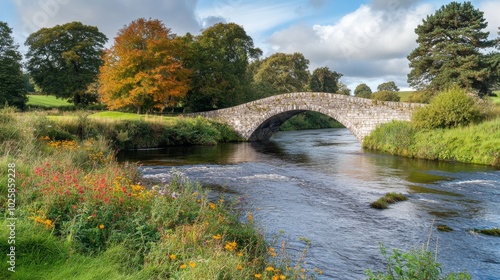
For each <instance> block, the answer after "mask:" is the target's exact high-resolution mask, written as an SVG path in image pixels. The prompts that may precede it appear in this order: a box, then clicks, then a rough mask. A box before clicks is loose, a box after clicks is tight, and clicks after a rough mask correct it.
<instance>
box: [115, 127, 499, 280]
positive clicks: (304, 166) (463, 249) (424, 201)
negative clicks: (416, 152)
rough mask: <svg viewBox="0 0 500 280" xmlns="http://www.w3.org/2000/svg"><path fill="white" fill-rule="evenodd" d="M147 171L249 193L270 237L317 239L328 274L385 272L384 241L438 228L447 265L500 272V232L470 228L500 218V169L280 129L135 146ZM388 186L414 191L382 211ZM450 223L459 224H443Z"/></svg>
mask: <svg viewBox="0 0 500 280" xmlns="http://www.w3.org/2000/svg"><path fill="white" fill-rule="evenodd" d="M121 160H130V161H135V162H141V163H142V164H143V167H142V171H143V175H144V176H145V177H146V178H154V179H158V180H161V179H164V180H165V179H167V180H168V179H169V178H171V177H172V176H173V174H174V173H181V174H183V175H185V176H187V177H188V178H190V179H192V180H194V181H197V182H200V184H202V185H203V186H205V187H206V188H209V189H210V190H211V193H212V194H218V195H220V194H223V195H225V197H233V198H240V199H242V200H243V201H244V203H243V204H242V205H243V206H241V207H242V208H243V209H242V211H243V213H247V212H252V214H253V218H254V221H255V223H256V224H257V225H258V226H259V227H260V228H262V229H263V231H264V232H265V234H266V237H267V238H268V240H270V241H271V240H272V239H273V236H275V235H277V234H278V233H281V235H282V238H283V239H286V240H287V242H288V245H287V246H288V248H289V249H288V250H289V253H290V254H295V253H298V252H300V251H302V248H303V243H302V242H299V241H298V240H299V238H301V237H305V238H307V239H309V240H310V241H311V246H310V248H309V249H308V252H307V258H306V260H307V266H308V268H309V269H312V268H314V267H317V268H319V269H321V270H322V271H323V272H324V274H323V275H320V276H319V277H318V278H319V279H363V278H365V276H364V275H365V274H364V271H365V270H366V269H372V270H375V271H382V270H383V269H384V267H385V266H384V258H383V257H382V255H381V253H380V244H381V243H382V244H383V245H384V246H385V247H387V248H399V249H403V250H407V249H411V248H421V246H422V245H423V244H427V242H428V240H429V235H430V236H431V237H430V240H431V242H430V244H431V249H432V250H433V251H434V250H435V248H436V242H437V248H438V261H439V262H440V263H441V264H442V268H443V271H444V272H450V271H463V270H467V272H468V273H470V274H472V276H473V279H500V238H498V237H491V236H485V235H480V234H475V233H472V232H471V229H475V228H477V229H487V228H494V227H496V228H499V227H500V171H498V170H495V169H492V168H490V167H486V166H477V165H466V164H459V163H438V162H434V161H426V160H416V159H407V158H402V157H395V156H390V155H386V154H380V153H373V152H368V151H364V150H363V149H362V148H361V145H360V143H359V142H358V141H357V139H356V138H355V137H354V136H353V135H352V134H351V133H350V132H349V131H348V130H347V129H326V130H308V131H295V132H280V133H276V134H275V135H274V136H273V138H272V139H271V141H269V142H265V143H236V144H223V145H218V146H213V147H197V146H196V147H171V148H167V149H163V150H142V151H134V152H129V153H127V154H126V155H124V156H121ZM388 192H399V193H403V194H405V195H406V196H407V197H408V198H409V200H408V201H405V202H400V203H397V204H393V205H391V206H390V208H389V209H386V210H375V209H372V208H370V207H369V204H370V203H371V202H373V201H375V200H377V199H378V198H380V197H381V196H383V195H385V194H386V193H388ZM438 224H444V225H447V226H449V227H451V228H452V229H453V231H452V232H439V231H437V230H436V229H435V228H436V225H438Z"/></svg>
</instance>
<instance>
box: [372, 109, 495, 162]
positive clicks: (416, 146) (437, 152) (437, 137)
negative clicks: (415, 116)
mask: <svg viewBox="0 0 500 280" xmlns="http://www.w3.org/2000/svg"><path fill="white" fill-rule="evenodd" d="M363 147H365V148H368V149H373V150H378V151H382V152H386V153H390V154H393V155H401V156H407V157H414V158H422V159H430V160H443V161H456V162H464V163H474V164H484V165H491V166H500V118H497V119H494V120H490V121H485V122H483V123H480V124H477V125H476V124H474V125H469V126H467V127H458V128H452V129H432V130H416V129H414V128H413V126H412V124H411V123H409V122H392V123H388V124H384V125H382V126H380V127H378V128H376V129H375V130H374V131H373V132H372V133H371V134H370V135H369V136H368V137H366V138H365V139H364V141H363Z"/></svg>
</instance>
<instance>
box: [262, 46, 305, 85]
mask: <svg viewBox="0 0 500 280" xmlns="http://www.w3.org/2000/svg"><path fill="white" fill-rule="evenodd" d="M308 67H309V60H307V59H306V58H305V57H304V55H303V54H301V53H294V54H284V53H275V54H273V55H271V56H269V57H267V58H266V59H264V60H263V61H262V64H261V65H260V66H259V69H258V70H257V72H256V74H255V76H254V80H255V82H257V83H263V84H267V85H269V86H271V87H272V88H273V89H274V91H275V93H274V94H281V93H288V92H300V91H304V90H306V87H307V84H308V82H309V71H308V70H307V69H308Z"/></svg>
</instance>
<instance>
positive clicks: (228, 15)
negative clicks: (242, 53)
mask: <svg viewBox="0 0 500 280" xmlns="http://www.w3.org/2000/svg"><path fill="white" fill-rule="evenodd" d="M450 2H451V1H441V0H437V1H431V0H348V1H346V0H272V1H269V0H139V1H138V0H0V21H4V22H7V23H8V24H9V26H10V27H11V28H13V33H14V39H15V40H16V42H17V43H18V44H19V45H20V49H19V50H20V51H21V52H22V53H24V52H25V51H26V47H25V46H23V44H24V42H25V40H26V38H27V37H28V36H29V34H31V33H33V32H35V31H37V30H39V29H40V28H43V27H53V26H55V25H57V24H64V23H68V22H71V21H80V22H82V23H83V24H86V25H92V26H97V27H98V28H99V30H100V31H101V32H103V33H104V34H106V36H107V37H108V38H109V42H108V44H107V47H110V46H111V45H112V44H113V40H114V37H115V36H116V33H117V32H118V30H119V29H121V28H122V27H124V26H126V25H127V24H129V23H130V22H132V21H133V20H135V19H138V18H141V17H143V18H152V19H160V20H162V21H163V23H164V24H165V25H166V26H167V27H168V28H171V29H172V31H173V32H174V33H175V34H177V35H185V34H186V33H187V32H190V33H191V34H194V35H197V34H200V33H201V30H203V29H204V28H207V27H209V26H211V25H213V24H215V23H218V22H227V23H229V22H234V23H237V24H239V25H241V26H242V27H243V28H244V29H245V31H246V32H247V34H248V35H249V36H251V37H252V38H253V41H254V45H255V47H258V48H260V49H261V50H262V51H263V52H264V56H263V57H264V58H265V57H267V56H269V55H271V54H273V53H276V52H283V53H294V52H300V53H302V54H304V56H305V57H306V58H307V59H308V60H309V61H310V64H309V68H310V71H311V72H312V71H313V70H314V69H316V68H318V67H325V66H326V67H329V68H330V70H332V71H336V72H339V73H341V74H342V75H343V77H342V78H341V81H342V82H343V83H345V84H346V85H347V86H348V87H349V88H350V89H351V90H354V88H355V87H356V86H357V85H358V84H361V83H366V84H368V85H369V86H370V87H371V88H372V90H373V91H376V88H377V86H378V85H379V84H381V83H383V82H388V81H394V82H396V84H397V85H398V87H399V88H400V89H401V90H411V88H410V87H409V86H408V84H407V74H408V73H409V72H410V69H409V68H408V60H407V58H406V57H407V56H408V54H410V52H411V51H412V50H413V49H414V48H416V47H417V44H416V42H415V40H416V38H417V36H416V35H415V32H414V30H415V28H416V27H417V26H418V25H419V24H421V23H422V19H424V18H425V17H427V15H431V14H433V13H434V12H435V11H436V10H437V9H439V8H440V7H441V6H442V5H445V4H447V3H450ZM458 2H463V1H458ZM471 2H472V4H473V5H474V7H475V8H477V9H480V10H481V11H483V12H484V17H485V18H486V21H487V22H488V31H490V37H491V38H496V37H497V36H498V33H497V32H498V27H500V17H498V16H496V13H497V11H500V0H475V1H471Z"/></svg>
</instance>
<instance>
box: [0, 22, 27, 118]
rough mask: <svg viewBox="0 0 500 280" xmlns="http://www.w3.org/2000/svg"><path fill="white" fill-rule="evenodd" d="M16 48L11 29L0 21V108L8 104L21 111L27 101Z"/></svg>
mask: <svg viewBox="0 0 500 280" xmlns="http://www.w3.org/2000/svg"><path fill="white" fill-rule="evenodd" d="M18 48H19V46H18V45H16V44H15V43H14V38H12V29H11V28H10V27H9V26H8V25H7V23H5V22H2V21H0V106H4V105H5V103H8V104H9V105H11V106H16V107H18V108H21V109H22V108H24V106H25V105H26V102H27V101H28V99H27V98H26V90H25V86H24V77H23V72H22V66H21V60H22V56H21V54H20V53H19V51H18Z"/></svg>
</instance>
